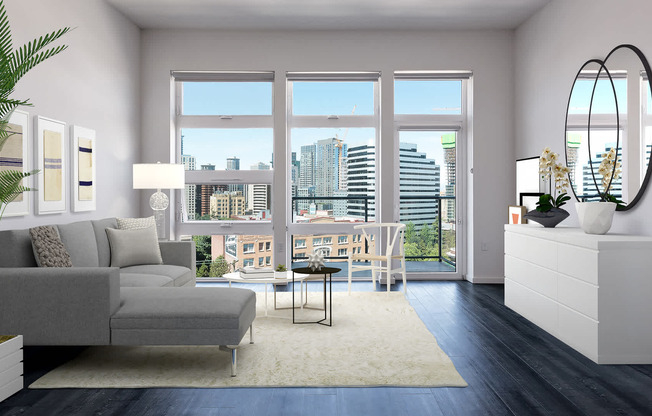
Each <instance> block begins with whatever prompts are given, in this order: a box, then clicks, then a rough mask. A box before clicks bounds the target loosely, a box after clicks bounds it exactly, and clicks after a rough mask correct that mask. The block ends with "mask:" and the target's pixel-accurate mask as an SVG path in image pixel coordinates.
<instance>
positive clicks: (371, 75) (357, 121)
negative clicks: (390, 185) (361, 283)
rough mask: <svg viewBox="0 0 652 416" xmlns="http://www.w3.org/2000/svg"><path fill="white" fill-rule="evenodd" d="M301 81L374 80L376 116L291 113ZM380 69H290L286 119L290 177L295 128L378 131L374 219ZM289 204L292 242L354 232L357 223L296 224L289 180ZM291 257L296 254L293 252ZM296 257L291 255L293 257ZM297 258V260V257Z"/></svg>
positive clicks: (377, 209)
mask: <svg viewBox="0 0 652 416" xmlns="http://www.w3.org/2000/svg"><path fill="white" fill-rule="evenodd" d="M302 81H313V82H314V81H320V82H328V81H333V82H342V81H368V82H373V95H374V97H373V107H374V114H373V115H355V114H350V115H294V114H293V113H292V99H293V93H292V92H293V85H294V83H295V82H302ZM380 82H381V81H380V72H378V71H375V72H374V71H370V72H365V71H360V72H287V73H286V100H287V106H286V121H287V141H286V154H285V157H286V161H287V162H286V164H285V171H286V172H285V174H286V175H287V177H288V178H291V175H292V172H291V169H292V166H291V163H289V161H290V160H292V159H291V158H292V129H302V128H329V129H330V128H342V129H346V128H373V129H374V130H375V138H374V143H375V149H376V153H375V158H376V160H375V173H374V175H375V181H376V186H375V189H374V200H375V201H376V203H375V219H374V221H370V222H375V221H378V219H379V218H380V205H379V203H378V200H379V192H380V187H379V186H378V184H379V179H380V169H378V167H379V165H380V157H379V152H378V149H379V148H380V145H381V144H380V130H381V124H380V119H381V114H380ZM285 192H286V195H287V196H286V203H287V206H288V209H287V210H286V211H287V213H286V218H285V221H286V224H287V235H288V241H292V236H293V235H313V236H318V235H324V234H353V231H354V230H353V226H354V225H356V224H361V223H362V222H358V223H348V222H347V223H343V222H337V223H336V222H331V223H295V222H293V209H292V183H291V181H290V180H288V181H287V185H286V189H285ZM291 257H296V254H293V255H292V256H291ZM290 260H291V261H292V260H293V259H292V258H291V259H290ZM294 260H296V259H294Z"/></svg>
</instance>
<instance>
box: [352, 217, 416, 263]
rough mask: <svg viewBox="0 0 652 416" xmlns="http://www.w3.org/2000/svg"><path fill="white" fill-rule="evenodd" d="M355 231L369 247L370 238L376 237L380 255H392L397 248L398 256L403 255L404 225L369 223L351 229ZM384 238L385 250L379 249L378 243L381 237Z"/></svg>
mask: <svg viewBox="0 0 652 416" xmlns="http://www.w3.org/2000/svg"><path fill="white" fill-rule="evenodd" d="M353 229H355V230H361V231H362V235H363V236H364V238H365V240H366V241H367V243H368V244H369V245H371V241H372V240H371V236H372V235H374V236H376V237H375V239H376V241H377V243H378V244H377V248H379V249H380V252H379V254H380V255H387V254H392V253H393V252H394V248H395V247H397V246H398V250H399V254H400V255H401V256H403V255H405V248H404V246H403V235H404V234H405V224H398V223H393V222H390V223H371V224H361V225H356V226H354V227H353ZM383 236H384V237H385V240H386V242H385V250H382V249H381V246H380V242H381V240H382V237H383Z"/></svg>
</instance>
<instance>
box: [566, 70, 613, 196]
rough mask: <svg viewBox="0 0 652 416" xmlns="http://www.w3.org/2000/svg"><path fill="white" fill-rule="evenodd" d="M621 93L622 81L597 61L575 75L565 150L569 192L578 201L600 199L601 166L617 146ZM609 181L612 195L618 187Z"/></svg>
mask: <svg viewBox="0 0 652 416" xmlns="http://www.w3.org/2000/svg"><path fill="white" fill-rule="evenodd" d="M620 90H622V82H620V83H619V81H618V80H617V79H614V78H613V77H612V76H611V74H610V71H608V70H607V69H606V67H605V66H604V64H603V62H602V61H601V60H599V59H591V60H589V61H587V62H585V63H584V65H582V67H581V68H580V70H579V71H578V72H577V75H576V76H575V81H574V82H573V87H572V89H571V93H570V95H569V98H568V105H567V108H566V127H565V132H566V138H565V139H566V141H565V150H566V166H568V167H569V168H570V173H569V179H570V184H571V189H572V192H573V193H574V194H575V197H576V198H577V200H579V201H600V200H601V197H600V193H601V192H603V191H602V189H601V184H602V175H600V174H599V172H598V171H599V167H600V163H601V162H602V159H603V157H604V154H605V153H606V152H608V151H609V150H610V149H611V148H615V149H617V148H618V147H619V139H620V129H618V128H616V126H618V125H619V124H620V123H619V111H620V109H619V106H618V101H617V98H616V97H617V95H618V91H620ZM612 182H614V183H613V184H611V187H610V189H611V192H612V193H613V192H614V188H615V187H617V186H619V185H618V183H617V181H612ZM607 185H609V184H607Z"/></svg>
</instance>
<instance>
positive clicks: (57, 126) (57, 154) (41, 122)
mask: <svg viewBox="0 0 652 416" xmlns="http://www.w3.org/2000/svg"><path fill="white" fill-rule="evenodd" d="M35 123H36V128H35V132H36V133H35V138H36V140H35V141H36V167H37V169H40V170H41V173H39V174H38V176H37V178H38V180H37V181H36V182H37V183H38V185H37V189H38V191H37V195H38V198H37V212H38V214H41V215H42V214H56V213H60V212H66V163H67V160H66V147H65V141H66V123H64V122H62V121H56V120H52V119H49V118H45V117H41V116H39V117H36V122H35Z"/></svg>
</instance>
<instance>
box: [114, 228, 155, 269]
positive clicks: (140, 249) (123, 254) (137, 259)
mask: <svg viewBox="0 0 652 416" xmlns="http://www.w3.org/2000/svg"><path fill="white" fill-rule="evenodd" d="M106 235H107V237H108V238H109V246H111V267H127V266H135V265H138V264H161V263H163V258H162V257H161V249H160V248H159V246H158V238H157V237H156V227H154V226H151V227H147V228H140V229H135V230H117V229H114V228H107V229H106Z"/></svg>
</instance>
